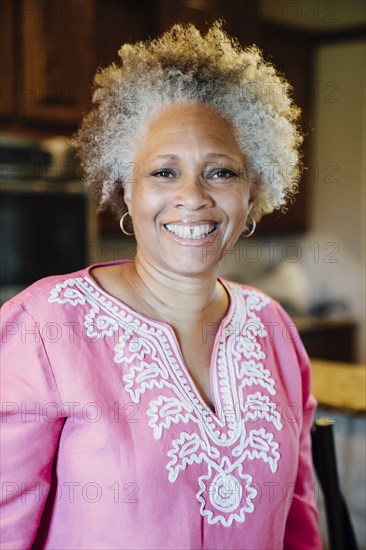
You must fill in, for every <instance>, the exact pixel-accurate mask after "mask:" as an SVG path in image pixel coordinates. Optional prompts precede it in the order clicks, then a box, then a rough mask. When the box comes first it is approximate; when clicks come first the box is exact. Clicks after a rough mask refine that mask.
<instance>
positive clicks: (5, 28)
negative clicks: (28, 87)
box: [0, 0, 18, 118]
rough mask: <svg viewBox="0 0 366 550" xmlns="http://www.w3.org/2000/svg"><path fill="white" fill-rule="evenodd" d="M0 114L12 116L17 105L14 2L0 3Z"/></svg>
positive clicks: (10, 0) (9, 0)
mask: <svg viewBox="0 0 366 550" xmlns="http://www.w3.org/2000/svg"><path fill="white" fill-rule="evenodd" d="M0 24H1V32H0V77H1V81H0V87H1V92H0V116H2V117H7V118H8V117H14V116H15V114H16V105H17V90H18V82H17V75H16V64H17V60H16V51H17V50H16V4H15V2H14V1H12V0H4V1H3V2H1V3H0Z"/></svg>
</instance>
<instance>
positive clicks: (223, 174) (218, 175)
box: [209, 168, 237, 180]
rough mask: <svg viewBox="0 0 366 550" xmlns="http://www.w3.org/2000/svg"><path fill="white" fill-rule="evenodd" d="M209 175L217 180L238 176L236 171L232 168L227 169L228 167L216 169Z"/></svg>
mask: <svg viewBox="0 0 366 550" xmlns="http://www.w3.org/2000/svg"><path fill="white" fill-rule="evenodd" d="M209 177H210V178H213V179H216V180H228V179H234V178H236V177H237V174H235V172H233V171H232V170H227V169H226V168H220V169H219V170H215V171H214V172H211V174H209Z"/></svg>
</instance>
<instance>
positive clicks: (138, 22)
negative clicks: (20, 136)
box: [0, 0, 156, 133]
mask: <svg viewBox="0 0 366 550" xmlns="http://www.w3.org/2000/svg"><path fill="white" fill-rule="evenodd" d="M155 15H156V13H155V2H149V1H148V0H137V1H136V2H134V3H133V4H132V3H130V2H127V1H126V0H125V1H123V0H5V1H4V2H3V3H2V4H1V12H0V16H1V24H2V32H1V34H0V37H1V38H0V40H1V42H0V45H1V51H0V55H1V58H0V68H1V104H0V116H1V117H2V119H3V121H5V123H6V124H7V125H8V126H10V127H11V126H12V125H14V123H16V124H17V125H18V127H20V129H21V128H22V127H23V128H25V129H27V128H28V127H29V126H32V125H33V127H34V126H35V125H36V124H41V125H43V126H46V127H47V126H48V127H49V128H51V132H52V133H57V131H59V129H60V128H61V127H62V128H63V129H64V133H65V132H66V133H71V131H72V130H74V129H75V128H76V126H77V125H78V124H79V122H80V120H81V118H82V115H83V113H84V112H86V111H87V110H88V108H89V107H90V102H91V94H92V88H91V84H92V79H93V76H94V73H95V72H96V70H97V68H98V67H99V66H101V65H108V64H110V63H111V62H112V61H113V60H115V61H116V60H117V58H118V56H117V52H118V49H119V47H120V46H121V44H123V43H124V42H126V41H131V42H134V41H136V40H144V39H146V38H148V37H149V36H152V35H153V34H154V31H155Z"/></svg>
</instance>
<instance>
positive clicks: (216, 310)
mask: <svg viewBox="0 0 366 550" xmlns="http://www.w3.org/2000/svg"><path fill="white" fill-rule="evenodd" d="M129 283H130V285H131V288H132V289H133V291H134V292H135V293H136V294H137V295H138V296H139V298H140V299H141V300H142V301H143V302H144V304H146V308H147V309H149V310H150V315H154V317H155V318H156V319H160V320H162V321H164V322H166V323H169V324H171V325H172V326H175V327H176V328H179V327H180V326H187V323H190V324H191V325H192V326H194V325H197V324H201V323H205V322H211V323H216V322H220V321H221V319H222V318H223V317H224V316H225V314H226V311H227V309H228V305H229V297H228V295H227V293H226V291H225V289H224V288H223V286H222V285H221V284H220V283H219V282H218V281H217V270H216V271H215V272H209V273H205V274H202V275H200V276H197V277H185V276H181V275H177V274H174V273H171V272H168V271H164V270H162V269H160V268H157V267H156V266H154V265H152V264H151V263H149V262H148V261H146V260H145V259H144V258H143V257H141V256H140V255H139V253H137V256H136V259H135V261H134V262H132V263H130V264H129Z"/></svg>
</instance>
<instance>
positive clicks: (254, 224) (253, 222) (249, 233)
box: [241, 216, 257, 239]
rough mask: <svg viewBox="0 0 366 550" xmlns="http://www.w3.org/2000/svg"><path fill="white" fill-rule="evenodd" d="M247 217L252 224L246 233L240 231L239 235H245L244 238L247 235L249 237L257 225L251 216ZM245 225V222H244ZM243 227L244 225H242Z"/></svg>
mask: <svg viewBox="0 0 366 550" xmlns="http://www.w3.org/2000/svg"><path fill="white" fill-rule="evenodd" d="M248 218H250V223H251V225H252V227H251V228H250V229H249V231H248V233H242V234H241V236H242V237H245V238H246V239H247V238H248V237H251V236H252V235H253V233H254V231H255V228H256V227H257V224H256V222H255V219H254V218H253V217H252V216H248ZM245 226H246V224H245ZM244 228H245V227H244Z"/></svg>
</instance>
